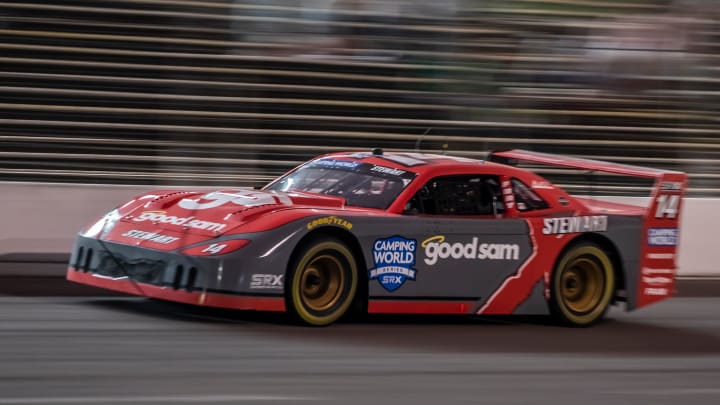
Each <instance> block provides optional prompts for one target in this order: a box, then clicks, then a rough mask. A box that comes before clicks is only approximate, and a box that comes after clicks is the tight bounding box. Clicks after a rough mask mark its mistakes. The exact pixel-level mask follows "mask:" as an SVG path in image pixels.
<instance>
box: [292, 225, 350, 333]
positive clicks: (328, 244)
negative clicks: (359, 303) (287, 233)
mask: <svg viewBox="0 0 720 405" xmlns="http://www.w3.org/2000/svg"><path fill="white" fill-rule="evenodd" d="M286 279H287V280H288V282H287V283H286V284H285V286H286V287H285V302H286V306H287V309H288V312H289V313H290V315H291V316H292V318H293V319H294V320H295V321H297V322H298V323H301V324H305V325H313V326H326V325H330V324H331V323H333V322H335V321H337V320H338V319H340V318H341V317H342V316H343V315H345V313H346V312H347V311H348V309H349V308H350V307H351V305H352V304H353V300H354V298H355V294H356V292H357V289H358V271H357V262H356V260H355V258H354V257H353V254H352V252H351V251H350V249H349V248H348V247H347V245H345V244H344V243H343V242H341V241H340V240H338V239H335V238H331V237H323V238H315V239H313V240H311V241H310V242H309V243H306V244H304V245H303V246H302V247H301V248H300V250H299V251H298V254H296V255H295V257H294V260H292V262H291V263H290V267H289V268H288V275H287V277H286Z"/></svg>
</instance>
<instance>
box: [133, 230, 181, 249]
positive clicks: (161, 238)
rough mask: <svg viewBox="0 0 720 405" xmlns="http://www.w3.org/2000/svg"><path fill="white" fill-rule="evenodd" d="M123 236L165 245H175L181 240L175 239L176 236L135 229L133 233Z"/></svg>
mask: <svg viewBox="0 0 720 405" xmlns="http://www.w3.org/2000/svg"><path fill="white" fill-rule="evenodd" d="M122 236H125V237H128V238H132V239H139V240H146V241H149V242H155V243H161V244H164V245H167V244H169V243H173V242H175V241H177V240H179V239H180V238H177V237H174V236H168V235H162V234H159V233H155V232H146V231H138V230H136V229H133V230H132V231H127V232H125V233H124V234H122Z"/></svg>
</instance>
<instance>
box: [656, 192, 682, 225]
mask: <svg viewBox="0 0 720 405" xmlns="http://www.w3.org/2000/svg"><path fill="white" fill-rule="evenodd" d="M679 204H680V196H679V195H667V194H661V195H659V196H658V198H657V209H656V210H655V218H670V219H673V218H675V217H677V214H678V205H679Z"/></svg>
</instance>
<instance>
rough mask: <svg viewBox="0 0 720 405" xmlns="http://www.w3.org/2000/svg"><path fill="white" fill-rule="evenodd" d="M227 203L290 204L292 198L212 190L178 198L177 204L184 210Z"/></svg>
mask: <svg viewBox="0 0 720 405" xmlns="http://www.w3.org/2000/svg"><path fill="white" fill-rule="evenodd" d="M227 203H233V204H236V205H242V206H244V207H254V206H258V205H275V204H281V205H292V200H291V199H290V197H288V196H286V195H284V194H275V193H268V192H258V191H252V190H247V191H238V192H234V193H225V192H222V191H214V192H212V193H209V194H205V195H203V196H201V197H200V198H196V199H190V198H184V199H182V200H180V202H179V203H178V205H179V206H180V207H181V208H185V209H186V210H205V209H210V208H217V207H220V206H222V205H225V204H227Z"/></svg>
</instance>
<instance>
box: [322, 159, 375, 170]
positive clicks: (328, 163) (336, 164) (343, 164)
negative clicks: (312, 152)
mask: <svg viewBox="0 0 720 405" xmlns="http://www.w3.org/2000/svg"><path fill="white" fill-rule="evenodd" d="M361 164H362V163H360V162H353V161H352V160H335V159H320V160H316V161H314V162H312V163H311V164H310V165H311V166H312V167H327V168H328V169H335V168H339V169H351V170H352V169H355V168H356V167H358V166H360V165H361Z"/></svg>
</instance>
